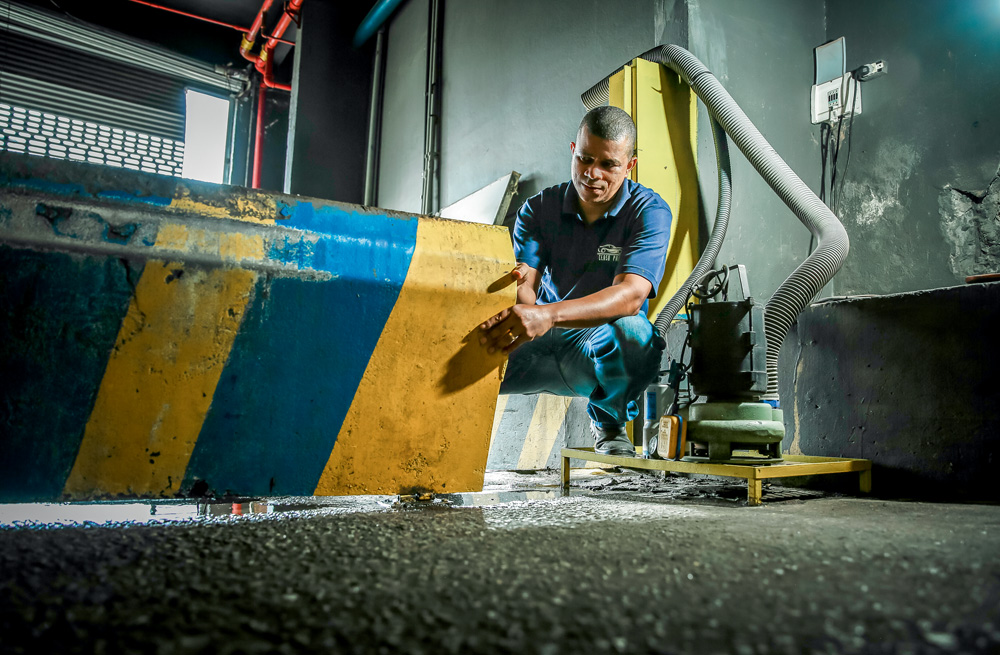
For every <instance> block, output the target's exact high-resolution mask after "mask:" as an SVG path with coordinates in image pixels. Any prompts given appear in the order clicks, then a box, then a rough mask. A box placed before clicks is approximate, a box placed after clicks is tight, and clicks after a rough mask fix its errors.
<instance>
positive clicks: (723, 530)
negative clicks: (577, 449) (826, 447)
mask: <svg viewBox="0 0 1000 655" xmlns="http://www.w3.org/2000/svg"><path fill="white" fill-rule="evenodd" d="M764 499H765V505H764V506H763V507H759V508H750V507H747V506H746V497H745V488H743V487H742V485H739V484H738V483H736V482H729V481H714V480H712V479H708V480H706V479H701V480H693V479H689V478H683V477H679V476H677V477H671V478H670V479H663V478H654V477H652V476H640V475H637V474H634V473H631V472H629V471H610V472H597V471H592V472H587V471H581V472H578V473H577V474H576V475H575V476H574V486H573V489H572V491H571V493H570V494H569V495H564V494H563V493H562V492H561V490H560V489H559V488H558V486H557V479H556V476H555V474H552V473H548V474H539V475H526V474H515V473H510V474H505V475H492V476H491V478H490V480H489V486H488V488H487V490H486V491H485V492H483V493H480V494H454V495H447V496H438V497H434V498H428V499H425V500H416V499H406V498H404V499H400V498H396V497H385V496H382V497H374V496H369V497H360V498H328V499H301V498H294V499H293V498H288V499H282V498H276V499H227V502H224V503H222V502H212V503H182V502H155V503H151V502H146V503H116V504H108V503H105V504H100V505H89V506H76V505H74V506H60V505H56V506H49V507H46V508H39V507H37V506H36V507H34V508H33V509H32V510H31V511H29V508H25V507H24V506H4V507H0V522H3V523H4V525H5V527H3V528H0V651H2V652H24V653H39V652H88V653H91V652H106V653H127V652H137V653H139V652H141V653H164V654H167V653H269V652H317V651H326V652H356V653H380V652H384V653H396V652H406V653H496V652H520V653H598V652H602V653H633V652H634V653H645V652H652V653H687V652H691V653H702V652H718V653H740V654H750V653H802V652H816V653H827V652H835V653H836V652H872V653H897V652H898V653H937V652H952V653H958V652H983V653H991V652H1000V561H998V557H997V554H998V553H1000V507H997V506H990V505H956V504H927V503H906V502H890V501H883V500H877V499H860V498H851V497H842V496H836V495H825V494H818V493H816V492H808V491H805V490H796V489H778V488H772V489H771V490H770V497H769V494H768V493H765V496H764ZM43 509H44V511H45V512H49V514H47V515H44V516H42V515H40V514H39V512H40V511H42V510H43ZM18 512H20V513H18ZM74 512H76V514H74ZM87 512H91V513H90V514H87ZM100 512H105V514H104V515H103V516H102V515H101V514H100ZM143 512H145V514H143ZM154 512H155V513H154ZM31 513H34V516H30V515H26V514H31ZM14 524H16V525H14Z"/></svg>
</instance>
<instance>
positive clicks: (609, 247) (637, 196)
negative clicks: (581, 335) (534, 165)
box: [514, 179, 672, 312]
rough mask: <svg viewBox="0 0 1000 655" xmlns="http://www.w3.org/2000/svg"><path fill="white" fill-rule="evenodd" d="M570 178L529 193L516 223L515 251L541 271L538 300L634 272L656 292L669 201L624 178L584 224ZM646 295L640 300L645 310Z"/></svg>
mask: <svg viewBox="0 0 1000 655" xmlns="http://www.w3.org/2000/svg"><path fill="white" fill-rule="evenodd" d="M577 198H578V196H577V193H576V189H575V188H574V187H573V184H572V183H571V182H564V183H562V184H559V185H557V186H553V187H549V188H548V189H545V190H544V191H542V192H541V193H539V194H537V195H535V196H532V197H531V198H528V200H527V202H525V203H524V205H523V206H522V207H521V209H520V210H519V211H518V213H517V222H516V223H515V224H514V255H515V257H516V258H517V261H518V262H523V263H525V264H527V265H528V266H530V267H531V268H534V269H536V270H538V271H541V272H542V282H541V285H540V286H539V289H538V301H537V302H538V304H547V303H553V302H557V301H560V300H571V299H573V298H582V297H583V296H587V295H590V294H592V293H595V292H597V291H600V290H601V289H605V288H607V287H609V286H611V284H612V282H614V279H615V276H617V275H620V274H622V273H635V274H636V275H641V276H642V277H644V278H646V279H647V280H649V281H650V283H651V284H652V285H653V288H652V290H651V291H650V292H649V297H650V298H652V297H654V296H656V290H657V288H658V287H659V286H660V278H662V277H663V269H664V266H665V265H666V254H667V243H668V242H669V241H670V222H671V218H672V216H671V214H670V207H668V206H667V203H666V202H664V200H663V199H662V198H660V196H659V195H657V193H656V192H655V191H652V190H651V189H647V188H646V187H644V186H642V185H641V184H639V183H638V182H633V181H632V180H629V179H626V180H625V181H624V182H622V187H621V189H619V190H618V193H617V195H616V196H615V202H614V204H613V205H612V206H611V209H609V210H608V211H607V212H606V213H605V214H604V215H603V216H601V217H600V218H599V219H597V220H596V221H594V222H593V223H592V224H590V225H587V224H586V222H584V220H583V216H581V215H580V213H579V208H578V207H579V205H578V202H577ZM648 304H649V301H648V300H647V301H646V302H645V303H643V306H642V311H643V312H645V311H646V309H647V305H648Z"/></svg>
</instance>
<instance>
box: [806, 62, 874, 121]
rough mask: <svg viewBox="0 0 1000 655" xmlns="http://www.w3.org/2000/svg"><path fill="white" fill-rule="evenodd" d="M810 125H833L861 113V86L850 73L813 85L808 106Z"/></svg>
mask: <svg viewBox="0 0 1000 655" xmlns="http://www.w3.org/2000/svg"><path fill="white" fill-rule="evenodd" d="M810 107H811V115H812V123H813V125H816V124H817V123H828V122H829V123H834V122H836V121H839V120H841V119H844V118H849V117H850V116H851V115H853V114H860V113H861V85H860V84H858V81H857V80H856V79H854V76H853V75H852V74H850V73H847V74H846V75H841V76H840V77H838V78H836V79H833V80H830V81H829V82H823V83H822V84H813V87H812V102H811V104H810Z"/></svg>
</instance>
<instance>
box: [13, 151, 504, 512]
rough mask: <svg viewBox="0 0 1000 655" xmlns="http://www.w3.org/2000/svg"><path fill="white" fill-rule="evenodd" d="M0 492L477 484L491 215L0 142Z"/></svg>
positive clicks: (491, 403)
mask: <svg viewBox="0 0 1000 655" xmlns="http://www.w3.org/2000/svg"><path fill="white" fill-rule="evenodd" d="M0 192H2V196H0V276H2V277H0V306H2V308H3V310H2V315H0V361H3V362H4V365H3V366H4V372H3V376H2V380H0V430H2V433H3V438H2V440H0V443H2V445H3V448H4V457H3V458H2V463H0V500H2V501H8V502H9V501H28V500H53V499H59V498H71V499H84V498H98V497H116V496H130V497H132V496H151V497H169V496H178V495H201V494H216V495H223V494H232V495H284V494H290V495H303V494H304V495H311V494H356V493H387V494H396V493H401V492H406V491H411V490H415V489H426V490H430V491H439V492H441V491H445V492H450V491H470V490H479V489H481V488H482V481H483V474H484V470H485V467H486V460H487V454H488V450H489V439H490V428H491V425H492V421H493V416H494V411H495V406H496V398H497V390H498V387H499V380H500V369H501V364H502V363H503V358H502V357H501V356H499V355H493V356H488V355H487V354H486V353H485V351H483V350H482V349H481V348H479V346H478V343H476V342H475V341H474V340H473V339H472V338H471V337H472V334H473V331H474V330H475V327H476V325H478V323H480V322H481V321H482V320H484V319H485V318H487V317H489V316H490V315H492V314H493V313H495V312H497V311H499V310H500V309H502V308H503V307H505V306H508V305H510V304H511V303H512V302H513V301H514V286H513V285H512V284H510V280H509V277H508V276H507V272H508V271H509V270H510V268H511V267H512V266H513V252H512V249H511V245H510V240H509V238H508V235H507V232H506V230H505V229H504V228H498V227H492V226H483V225H475V224H469V223H461V222H456V221H448V220H441V219H433V218H426V217H417V216H410V215H404V214H400V213H396V212H389V211H385V210H380V209H374V208H366V207H360V206H354V205H344V204H338V203H333V202H328V201H322V200H316V199H311V198H302V197H296V196H287V195H281V194H272V193H261V192H257V191H253V190H249V189H243V188H237V187H225V186H217V185H211V184H203V183H196V182H192V181H188V180H178V179H176V178H166V177H159V176H153V175H146V174H140V173H135V172H132V171H126V170H122V169H114V168H108V167H100V166H90V165H85V164H76V163H70V162H57V161H52V160H44V159H38V158H30V157H25V156H20V155H11V154H8V153H0Z"/></svg>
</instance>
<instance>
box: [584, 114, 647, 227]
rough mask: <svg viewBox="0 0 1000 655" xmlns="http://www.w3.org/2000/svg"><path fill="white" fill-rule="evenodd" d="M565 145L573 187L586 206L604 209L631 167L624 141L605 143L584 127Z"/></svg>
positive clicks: (628, 150)
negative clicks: (575, 139)
mask: <svg viewBox="0 0 1000 655" xmlns="http://www.w3.org/2000/svg"><path fill="white" fill-rule="evenodd" d="M577 141H578V142H577V143H571V144H569V147H570V151H571V152H572V153H573V165H572V179H573V187H574V188H575V189H576V192H577V194H578V195H579V196H580V204H581V205H583V207H584V208H586V207H602V208H603V207H604V206H605V205H609V204H610V203H611V200H612V199H613V198H614V197H615V194H616V193H618V189H619V188H621V185H622V182H623V181H624V180H625V177H626V176H627V175H628V174H629V171H631V170H632V168H633V167H634V166H635V161H636V160H635V157H633V156H632V151H631V150H632V149H631V148H630V146H629V144H628V140H627V139H622V140H621V141H608V140H607V139H602V138H601V137H599V136H594V135H593V134H591V133H590V130H589V129H588V128H587V126H586V125H584V126H583V128H582V129H581V130H580V133H579V134H578V135H577Z"/></svg>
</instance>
